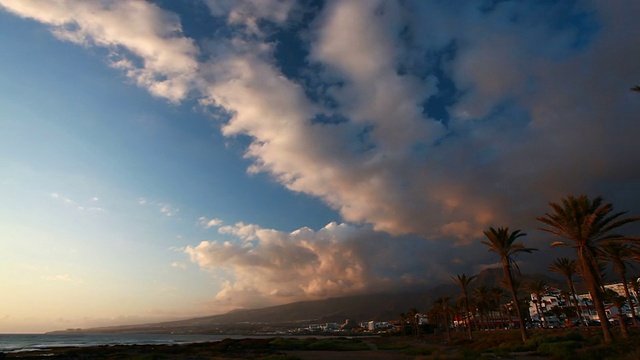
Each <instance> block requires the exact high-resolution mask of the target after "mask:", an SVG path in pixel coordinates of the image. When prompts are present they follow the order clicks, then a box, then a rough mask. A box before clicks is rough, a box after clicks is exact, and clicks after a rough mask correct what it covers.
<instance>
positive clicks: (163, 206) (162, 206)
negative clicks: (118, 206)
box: [137, 197, 180, 217]
mask: <svg viewBox="0 0 640 360" xmlns="http://www.w3.org/2000/svg"><path fill="white" fill-rule="evenodd" d="M137 203H138V205H140V206H152V207H155V208H156V209H158V211H159V212H160V213H162V214H164V215H165V216H168V217H171V216H175V215H176V214H178V213H179V212H180V208H178V207H175V206H173V205H171V204H167V203H163V202H156V201H149V200H147V199H146V198H143V197H141V198H138V200H137Z"/></svg>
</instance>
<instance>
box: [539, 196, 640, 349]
mask: <svg viewBox="0 0 640 360" xmlns="http://www.w3.org/2000/svg"><path fill="white" fill-rule="evenodd" d="M549 206H551V209H552V210H553V211H552V212H551V213H546V214H545V216H544V217H539V218H537V220H538V221H540V222H541V223H543V224H545V225H547V227H545V228H540V229H541V230H544V231H547V232H549V233H551V234H554V235H556V236H559V237H561V238H563V239H566V240H569V241H570V243H567V242H563V241H558V242H555V243H553V244H551V246H558V245H566V246H572V247H573V248H574V249H575V250H576V253H577V254H578V261H579V262H580V266H579V270H580V273H581V275H582V277H583V279H584V281H585V283H586V285H587V288H588V289H589V293H590V294H591V299H592V301H593V304H594V306H595V308H596V312H597V313H598V317H599V318H600V324H601V326H602V333H603V335H604V340H605V342H611V341H613V334H612V333H611V326H610V325H609V322H608V321H607V315H606V312H605V309H604V305H603V303H602V288H601V286H600V269H599V262H598V261H597V253H598V249H599V247H600V245H601V244H602V243H605V242H607V241H623V239H625V238H624V237H623V236H622V235H618V234H611V231H613V230H615V229H618V228H619V227H621V226H623V225H625V224H628V223H631V222H634V221H638V220H640V218H638V217H623V216H624V215H625V214H626V211H623V212H616V213H613V205H612V204H609V203H603V199H602V197H599V196H598V197H596V198H595V199H593V200H590V199H589V198H588V197H587V196H586V195H580V196H578V197H574V196H567V197H566V198H564V199H562V202H561V203H560V204H557V203H553V202H551V203H549Z"/></svg>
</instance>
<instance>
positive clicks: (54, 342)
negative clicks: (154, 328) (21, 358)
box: [0, 334, 247, 353]
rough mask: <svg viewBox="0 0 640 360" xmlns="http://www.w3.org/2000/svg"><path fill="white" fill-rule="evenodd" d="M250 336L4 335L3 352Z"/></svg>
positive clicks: (0, 346)
mask: <svg viewBox="0 0 640 360" xmlns="http://www.w3.org/2000/svg"><path fill="white" fill-rule="evenodd" d="M246 337H247V336H241V335H181V334H55V335H54V334H0V353H2V352H4V353H8V352H23V351H36V350H44V349H51V348H58V347H69V346H83V347H84V346H100V345H178V344H192V343H201V342H211V341H220V340H223V339H226V338H235V339H239V338H246Z"/></svg>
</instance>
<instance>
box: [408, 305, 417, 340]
mask: <svg viewBox="0 0 640 360" xmlns="http://www.w3.org/2000/svg"><path fill="white" fill-rule="evenodd" d="M419 313H420V310H418V309H416V308H411V309H409V313H408V314H407V316H408V317H409V321H410V322H411V332H412V333H413V336H420V328H419V327H418V318H417V317H418V314H419Z"/></svg>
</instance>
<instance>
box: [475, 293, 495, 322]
mask: <svg viewBox="0 0 640 360" xmlns="http://www.w3.org/2000/svg"><path fill="white" fill-rule="evenodd" d="M473 296H474V297H475V298H476V304H477V305H478V308H479V311H480V319H481V321H482V314H484V319H485V320H484V329H485V330H488V329H489V312H488V309H489V297H490V296H491V293H490V291H489V288H488V287H487V286H486V285H480V286H478V287H477V288H475V289H473Z"/></svg>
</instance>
